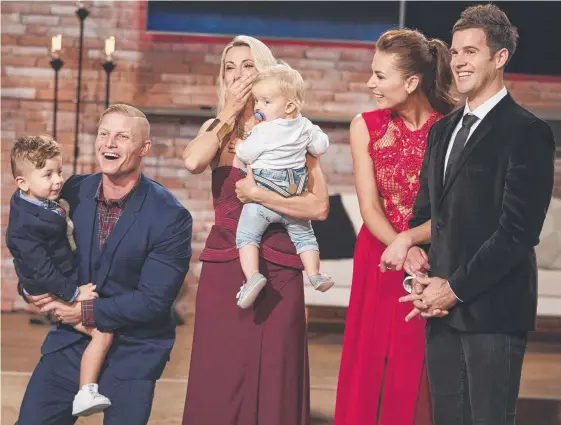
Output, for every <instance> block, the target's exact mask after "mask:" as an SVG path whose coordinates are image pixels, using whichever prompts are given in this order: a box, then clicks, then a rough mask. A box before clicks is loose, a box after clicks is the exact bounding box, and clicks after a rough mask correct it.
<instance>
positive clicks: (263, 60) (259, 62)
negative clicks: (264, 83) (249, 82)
mask: <svg viewBox="0 0 561 425" xmlns="http://www.w3.org/2000/svg"><path fill="white" fill-rule="evenodd" d="M236 46H247V47H249V50H251V56H252V57H253V63H255V68H256V69H257V71H259V72H260V71H262V70H264V69H265V68H267V67H269V66H271V65H275V64H276V63H277V60H276V59H275V57H274V56H273V53H271V49H269V48H268V47H267V46H266V45H265V44H264V43H263V42H262V41H260V40H257V39H256V38H254V37H250V36H247V35H238V36H236V37H234V39H233V40H232V41H230V42H229V43H228V44H227V45H226V47H225V48H224V50H223V51H222V59H220V72H219V74H218V108H217V111H216V112H217V113H218V112H220V111H221V110H222V108H224V92H225V90H226V85H225V84H224V72H225V69H224V68H225V65H226V64H225V61H226V54H227V53H228V51H229V50H230V49H231V48H232V47H236Z"/></svg>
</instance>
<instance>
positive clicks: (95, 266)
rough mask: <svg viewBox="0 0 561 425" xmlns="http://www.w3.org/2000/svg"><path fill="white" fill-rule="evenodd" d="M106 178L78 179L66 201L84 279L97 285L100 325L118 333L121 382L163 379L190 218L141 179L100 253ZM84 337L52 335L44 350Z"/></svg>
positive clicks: (67, 188) (68, 330) (62, 329)
mask: <svg viewBox="0 0 561 425" xmlns="http://www.w3.org/2000/svg"><path fill="white" fill-rule="evenodd" d="M100 179H101V174H92V175H86V176H73V177H71V178H70V179H68V180H67V182H66V183H65V185H64V187H63V190H62V197H63V198H64V199H66V200H67V201H68V203H69V204H70V210H71V216H72V217H71V218H72V220H73V221H74V229H75V239H76V245H77V247H78V249H77V251H76V258H77V263H78V274H79V280H80V281H81V282H84V283H87V282H92V283H94V284H95V285H97V291H98V292H99V294H100V298H99V299H98V300H95V301H94V315H95V322H96V327H97V328H98V329H99V330H101V331H114V332H115V336H116V337H115V341H114V343H113V347H112V349H111V350H110V352H109V354H108V357H107V361H108V362H109V364H110V365H111V367H112V370H113V372H114V373H115V374H116V375H117V376H118V377H120V378H124V379H127V378H136V379H150V380H155V379H158V378H159V377H160V375H161V373H162V371H163V369H164V367H165V365H166V362H167V361H168V359H169V354H170V352H171V349H172V347H173V344H174V342H175V325H174V324H173V322H172V320H171V314H170V312H171V306H172V303H173V301H174V299H175V297H176V296H177V293H178V291H179V289H180V288H181V285H182V284H183V280H184V278H185V275H186V274H187V271H188V270H189V261H190V259H191V224H192V220H191V215H190V214H189V212H188V211H187V210H186V209H185V208H184V207H183V206H182V205H181V204H180V203H179V202H178V201H177V199H175V197H174V196H173V195H172V194H171V193H170V192H169V191H168V190H167V189H166V188H164V187H163V186H161V185H160V184H158V183H156V182H154V181H152V180H150V179H148V178H146V177H145V176H141V178H140V182H139V184H138V187H137V188H136V190H135V192H134V194H133V195H132V196H131V198H130V200H129V201H128V203H127V205H126V207H125V210H124V211H123V213H122V215H121V217H120V218H119V220H118V221H117V224H116V225H115V228H114V229H113V231H112V232H111V234H110V235H109V237H108V238H107V240H106V242H105V244H104V245H103V247H102V249H101V251H100V250H99V248H98V247H97V240H98V239H97V234H98V229H97V220H96V215H97V214H96V211H97V208H96V201H95V199H94V198H95V194H96V190H97V188H98V186H99V182H100ZM80 338H84V336H83V335H82V334H80V333H78V332H76V331H75V330H74V329H73V328H72V327H71V326H67V325H61V326H58V328H57V329H55V330H53V331H51V332H50V333H49V334H48V335H47V338H46V339H45V342H44V343H43V347H42V352H43V354H45V353H50V352H53V351H57V350H60V349H61V348H64V347H66V346H68V345H70V344H72V343H74V342H75V341H77V340H79V339H80Z"/></svg>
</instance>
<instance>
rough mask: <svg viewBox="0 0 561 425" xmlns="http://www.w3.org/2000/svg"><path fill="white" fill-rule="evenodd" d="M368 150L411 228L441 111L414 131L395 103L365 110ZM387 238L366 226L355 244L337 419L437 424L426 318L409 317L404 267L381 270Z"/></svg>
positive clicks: (382, 185)
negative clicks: (429, 144) (431, 135)
mask: <svg viewBox="0 0 561 425" xmlns="http://www.w3.org/2000/svg"><path fill="white" fill-rule="evenodd" d="M362 115H363V118H364V120H365V122H366V126H367V128H368V131H369V133H370V144H369V153H370V156H371V158H372V161H373V163H374V169H375V177H376V182H377V185H378V190H379V193H380V197H381V199H382V203H383V206H384V210H385V214H386V217H387V218H388V220H389V221H390V223H391V224H392V225H393V227H394V228H395V229H396V231H398V232H401V231H404V230H406V229H407V228H408V226H407V222H408V220H409V218H410V217H411V214H412V209H413V203H414V201H415V196H416V194H417V191H418V189H419V172H420V169H421V164H422V159H423V155H424V151H425V147H426V142H427V136H428V131H429V130H430V127H431V126H432V124H434V123H435V122H436V120H437V119H438V118H439V115H438V114H436V113H433V114H432V115H431V116H430V118H429V119H428V120H427V122H426V123H425V124H424V125H423V127H422V128H420V129H419V130H416V131H410V130H409V129H408V128H407V127H406V126H405V123H404V122H403V121H402V120H401V118H400V117H399V116H397V115H395V114H393V113H392V112H391V111H390V110H387V109H386V110H376V111H372V112H366V113H364V114H362ZM385 248H386V247H385V245H384V244H382V242H380V241H379V240H378V239H376V238H375V237H374V236H373V235H372V233H370V231H369V230H368V229H367V228H366V226H364V225H363V227H362V229H361V231H360V233H359V235H358V238H357V243H356V247H355V256H354V270H353V280H352V286H351V298H350V303H349V309H348V311H347V320H346V325H345V336H344V341H343V353H342V359H341V368H340V371H339V383H338V388H337V401H336V408H335V422H334V425H431V424H432V420H431V409H430V393H429V390H428V380H427V377H426V372H425V366H424V357H425V344H424V338H425V332H424V330H425V321H423V320H413V321H411V322H409V323H405V316H406V315H407V313H408V312H409V311H410V310H411V305H410V303H406V304H400V303H398V298H399V297H400V296H403V295H405V294H406V292H405V290H404V289H403V285H402V282H403V278H404V273H403V272H395V271H388V272H385V273H382V272H380V268H379V266H378V265H379V264H380V257H381V256H382V253H383V252H384V250H385Z"/></svg>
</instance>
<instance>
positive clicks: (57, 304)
mask: <svg viewBox="0 0 561 425" xmlns="http://www.w3.org/2000/svg"><path fill="white" fill-rule="evenodd" d="M41 312H43V313H48V312H52V314H53V316H54V317H56V318H57V319H58V320H60V321H61V322H63V323H68V324H69V325H77V324H78V323H80V322H82V303H81V302H76V303H74V304H66V303H63V302H61V301H52V302H50V303H49V304H47V305H45V306H44V307H42V308H41Z"/></svg>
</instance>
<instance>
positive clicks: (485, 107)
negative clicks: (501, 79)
mask: <svg viewBox="0 0 561 425" xmlns="http://www.w3.org/2000/svg"><path fill="white" fill-rule="evenodd" d="M507 94H508V92H507V91H506V87H503V88H502V89H501V90H500V91H499V92H498V93H497V94H495V95H494V96H493V97H490V98H489V99H487V100H486V101H485V102H484V103H483V104H481V105H479V106H478V107H477V108H475V109H474V110H473V111H471V110H470V109H469V105H468V102H467V100H466V106H465V107H464V113H463V115H462V118H463V117H464V116H465V115H466V114H472V115H475V117H476V118H477V121H475V123H474V124H473V125H472V126H471V128H470V129H469V135H468V138H467V140H466V144H467V141H468V140H469V138H470V137H471V135H472V134H473V132H474V131H475V129H476V128H477V126H478V125H479V124H481V120H483V118H485V116H486V115H487V114H488V113H489V112H490V111H491V109H493V108H494V107H495V106H497V103H499V102H500V101H501V100H502V98H503V97H505V96H506V95H507ZM461 128H462V120H460V121H459V122H458V124H457V125H456V128H455V129H454V131H453V132H452V137H451V138H450V140H449V141H448V150H447V151H446V156H445V158H444V175H446V167H448V159H449V158H450V152H452V146H453V145H454V139H455V138H456V135H457V134H458V132H459V131H460V129H461Z"/></svg>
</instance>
